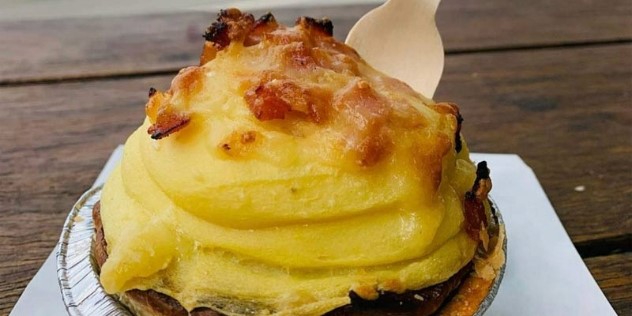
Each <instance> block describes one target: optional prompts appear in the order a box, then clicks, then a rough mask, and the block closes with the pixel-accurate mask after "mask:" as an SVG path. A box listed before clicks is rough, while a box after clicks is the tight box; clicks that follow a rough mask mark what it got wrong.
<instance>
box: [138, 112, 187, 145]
mask: <svg viewBox="0 0 632 316" xmlns="http://www.w3.org/2000/svg"><path fill="white" fill-rule="evenodd" d="M188 123H189V117H187V116H186V115H184V114H177V113H171V112H163V113H161V115H160V117H159V120H158V121H156V123H154V124H152V125H151V126H150V127H149V129H147V133H149V134H150V135H151V138H153V139H161V138H163V137H167V136H169V135H170V134H171V133H174V132H177V131H179V130H180V129H181V128H183V127H185V126H186V125H187V124H188Z"/></svg>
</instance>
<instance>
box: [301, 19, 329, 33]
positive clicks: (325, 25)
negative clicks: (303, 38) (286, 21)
mask: <svg viewBox="0 0 632 316" xmlns="http://www.w3.org/2000/svg"><path fill="white" fill-rule="evenodd" d="M296 25H301V26H303V27H305V28H306V29H309V30H316V31H319V32H321V33H323V34H325V35H327V36H333V35H334V24H333V23H332V22H331V20H329V19H328V18H322V19H314V18H310V17H307V16H302V17H300V18H298V19H297V20H296Z"/></svg>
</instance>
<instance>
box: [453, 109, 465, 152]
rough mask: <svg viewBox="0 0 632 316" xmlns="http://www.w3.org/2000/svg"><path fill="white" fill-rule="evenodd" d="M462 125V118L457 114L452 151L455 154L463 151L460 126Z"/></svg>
mask: <svg viewBox="0 0 632 316" xmlns="http://www.w3.org/2000/svg"><path fill="white" fill-rule="evenodd" d="M462 125H463V116H461V113H457V115H456V131H455V132H454V150H456V152H457V153H460V152H461V149H463V140H461V126H462Z"/></svg>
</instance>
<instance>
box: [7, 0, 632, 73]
mask: <svg viewBox="0 0 632 316" xmlns="http://www.w3.org/2000/svg"><path fill="white" fill-rule="evenodd" d="M370 9H371V6H368V5H353V6H344V7H335V8H332V7H328V8H301V9H279V10H275V14H276V15H277V17H278V18H279V19H280V20H282V21H284V22H286V23H291V22H292V21H293V20H294V19H295V18H296V17H297V16H299V15H311V16H316V17H320V16H329V17H331V19H332V20H333V21H334V25H335V26H336V27H335V35H336V36H337V37H338V38H344V37H345V35H346V33H347V32H348V30H349V29H350V28H351V26H352V25H353V24H354V23H355V21H356V20H357V19H358V18H359V17H360V16H362V15H363V14H364V13H365V12H367V11H368V10H370ZM256 13H257V14H261V13H262V12H256ZM630 15H632V2H630V1H627V0H612V1H609V2H608V4H607V5H606V4H602V3H600V2H598V1H582V2H579V3H573V5H569V3H568V1H563V0H555V1H550V0H537V1H519V0H513V1H507V0H488V1H483V2H481V1H470V2H467V1H444V2H443V3H442V4H441V6H440V8H439V12H438V17H437V20H438V25H439V28H440V30H441V32H442V35H443V39H444V43H445V47H446V49H447V50H448V51H449V52H450V51H453V52H454V51H456V52H459V51H472V50H485V49H498V48H501V49H502V48H509V47H524V46H541V45H564V44H568V43H583V42H595V41H621V40H630V39H632V19H630V18H629V17H630ZM213 19H214V13H203V12H189V13H176V14H171V15H150V16H131V17H117V18H112V17H107V18H90V19H87V18H86V19H64V20H39V21H19V22H2V23H0V46H1V47H2V49H1V50H0V84H8V83H19V82H30V81H51V80H59V79H69V78H83V77H107V76H114V75H126V74H135V73H158V72H165V71H172V70H175V69H179V68H182V67H183V66H185V65H190V64H195V63H197V60H198V56H199V53H200V48H201V46H202V39H201V34H202V33H203V31H204V29H205V28H206V27H207V26H208V25H209V24H210V22H211V21H212V20H213ZM413 37H414V35H412V34H411V38H413Z"/></svg>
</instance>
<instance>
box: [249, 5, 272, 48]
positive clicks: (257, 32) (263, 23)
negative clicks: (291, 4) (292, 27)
mask: <svg viewBox="0 0 632 316" xmlns="http://www.w3.org/2000/svg"><path fill="white" fill-rule="evenodd" d="M278 27H279V23H277V21H276V19H275V18H274V15H272V13H270V12H268V13H266V14H264V15H262V16H261V17H260V18H259V19H257V21H255V24H254V26H253V27H252V30H251V31H250V33H249V34H248V36H247V37H246V39H245V40H244V46H246V47H248V46H253V45H257V44H259V43H260V42H261V40H262V39H263V36H264V35H265V34H266V33H270V32H272V31H274V30H276V29H277V28H278Z"/></svg>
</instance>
